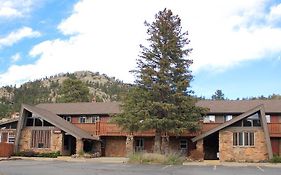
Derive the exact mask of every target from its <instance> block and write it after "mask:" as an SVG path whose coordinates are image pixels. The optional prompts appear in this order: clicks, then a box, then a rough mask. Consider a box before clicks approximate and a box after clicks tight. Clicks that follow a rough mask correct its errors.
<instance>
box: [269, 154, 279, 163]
mask: <svg viewBox="0 0 281 175" xmlns="http://www.w3.org/2000/svg"><path fill="white" fill-rule="evenodd" d="M269 162H270V163H281V157H280V156H277V155H274V156H273V158H272V159H270V161H269Z"/></svg>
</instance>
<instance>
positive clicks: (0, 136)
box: [0, 132, 2, 143]
mask: <svg viewBox="0 0 281 175" xmlns="http://www.w3.org/2000/svg"><path fill="white" fill-rule="evenodd" d="M1 142H2V132H0V143H1Z"/></svg>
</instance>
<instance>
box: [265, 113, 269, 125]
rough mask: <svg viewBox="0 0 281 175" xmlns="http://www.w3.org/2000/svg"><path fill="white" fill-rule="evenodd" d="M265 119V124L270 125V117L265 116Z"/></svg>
mask: <svg viewBox="0 0 281 175" xmlns="http://www.w3.org/2000/svg"><path fill="white" fill-rule="evenodd" d="M265 119H266V122H267V123H270V115H265Z"/></svg>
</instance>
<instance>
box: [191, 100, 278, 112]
mask: <svg viewBox="0 0 281 175" xmlns="http://www.w3.org/2000/svg"><path fill="white" fill-rule="evenodd" d="M196 105H197V106H200V107H205V108H209V109H210V111H209V112H208V113H244V112H246V111H248V110H249V109H252V108H254V107H256V106H258V105H264V108H265V112H266V113H281V100H201V101H198V102H197V103H196Z"/></svg>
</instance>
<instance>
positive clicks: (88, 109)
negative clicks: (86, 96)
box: [37, 102, 120, 115]
mask: <svg viewBox="0 0 281 175" xmlns="http://www.w3.org/2000/svg"><path fill="white" fill-rule="evenodd" d="M37 107H38V108H41V109H45V110H48V111H51V112H53V113H55V114H58V115H63V114H65V115H68V114H72V115H80V114H117V113H120V103H118V102H93V103H42V104H38V105H37Z"/></svg>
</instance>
